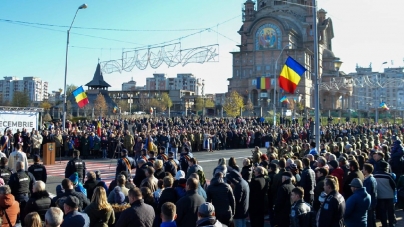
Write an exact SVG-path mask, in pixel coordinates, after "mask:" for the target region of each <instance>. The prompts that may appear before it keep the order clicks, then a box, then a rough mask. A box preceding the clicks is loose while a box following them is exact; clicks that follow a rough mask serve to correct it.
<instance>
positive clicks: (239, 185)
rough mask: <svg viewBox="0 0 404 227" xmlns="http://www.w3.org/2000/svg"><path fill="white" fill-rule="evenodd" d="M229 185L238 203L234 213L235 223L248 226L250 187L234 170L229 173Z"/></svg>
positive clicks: (227, 177)
mask: <svg viewBox="0 0 404 227" xmlns="http://www.w3.org/2000/svg"><path fill="white" fill-rule="evenodd" d="M226 179H227V183H229V184H230V186H231V187H232V188H233V195H234V200H235V201H236V211H235V212H234V216H233V220H234V222H241V223H243V224H244V225H246V218H247V217H248V208H249V204H250V187H249V186H248V183H247V181H245V180H244V179H243V178H242V177H241V176H240V173H238V172H237V171H235V170H233V171H230V172H229V173H227V176H226Z"/></svg>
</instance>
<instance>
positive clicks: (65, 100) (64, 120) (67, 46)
mask: <svg viewBox="0 0 404 227" xmlns="http://www.w3.org/2000/svg"><path fill="white" fill-rule="evenodd" d="M86 8H87V4H82V5H81V6H79V8H77V10H76V13H75V14H74V17H73V20H72V23H71V24H70V27H69V29H68V30H67V41H66V61H65V84H64V91H65V95H64V102H63V130H65V129H66V109H67V91H66V87H67V84H66V81H67V56H68V53H69V39H70V30H71V29H72V26H73V23H74V20H75V19H76V16H77V12H78V11H79V10H80V9H86Z"/></svg>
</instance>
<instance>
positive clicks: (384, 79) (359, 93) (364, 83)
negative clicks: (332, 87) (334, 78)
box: [349, 67, 404, 111]
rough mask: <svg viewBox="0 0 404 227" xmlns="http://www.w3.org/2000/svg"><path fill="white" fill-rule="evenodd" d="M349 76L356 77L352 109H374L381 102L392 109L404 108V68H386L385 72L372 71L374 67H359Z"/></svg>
mask: <svg viewBox="0 0 404 227" xmlns="http://www.w3.org/2000/svg"><path fill="white" fill-rule="evenodd" d="M349 76H351V77H352V78H356V83H357V86H354V89H353V101H352V106H351V108H352V109H355V110H359V111H374V110H375V109H376V108H379V105H380V103H381V102H385V103H386V105H387V106H388V107H389V108H390V110H404V108H403V106H404V87H403V86H402V83H401V81H402V80H403V79H404V68H401V67H398V68H385V69H384V72H383V73H379V72H372V68H371V67H368V68H361V67H357V68H356V72H355V73H350V74H349Z"/></svg>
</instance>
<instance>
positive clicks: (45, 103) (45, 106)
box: [41, 100, 52, 111]
mask: <svg viewBox="0 0 404 227" xmlns="http://www.w3.org/2000/svg"><path fill="white" fill-rule="evenodd" d="M51 107H52V104H50V103H49V102H48V100H43V101H42V102H41V108H43V109H44V110H46V111H48V110H50V108H51Z"/></svg>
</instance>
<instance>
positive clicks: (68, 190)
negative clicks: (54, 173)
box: [52, 178, 90, 211]
mask: <svg viewBox="0 0 404 227" xmlns="http://www.w3.org/2000/svg"><path fill="white" fill-rule="evenodd" d="M62 187H63V189H64V190H65V192H64V193H61V194H59V195H57V196H55V197H53V199H52V206H58V207H59V208H60V209H61V210H63V202H64V201H63V200H64V199H65V198H66V197H69V196H70V195H72V196H75V197H77V198H78V199H79V211H81V210H84V208H86V206H88V205H90V200H88V199H87V197H86V196H85V195H84V194H83V193H82V192H76V191H75V190H74V186H73V182H72V181H71V180H70V179H69V178H65V179H63V181H62ZM59 199H61V200H59ZM58 200H59V201H58Z"/></svg>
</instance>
